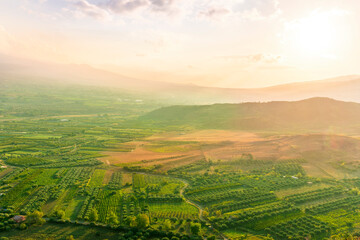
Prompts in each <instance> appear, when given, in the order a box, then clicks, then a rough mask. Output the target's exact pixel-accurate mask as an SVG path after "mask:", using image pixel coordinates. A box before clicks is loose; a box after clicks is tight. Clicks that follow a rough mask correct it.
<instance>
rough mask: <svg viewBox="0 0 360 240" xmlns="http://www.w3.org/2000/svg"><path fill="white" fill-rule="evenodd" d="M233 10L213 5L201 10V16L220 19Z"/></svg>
mask: <svg viewBox="0 0 360 240" xmlns="http://www.w3.org/2000/svg"><path fill="white" fill-rule="evenodd" d="M230 13H231V11H230V10H229V9H227V8H224V7H211V8H208V9H207V10H205V11H201V12H199V17H205V18H209V19H212V20H220V19H222V18H223V17H225V16H227V15H229V14H230Z"/></svg>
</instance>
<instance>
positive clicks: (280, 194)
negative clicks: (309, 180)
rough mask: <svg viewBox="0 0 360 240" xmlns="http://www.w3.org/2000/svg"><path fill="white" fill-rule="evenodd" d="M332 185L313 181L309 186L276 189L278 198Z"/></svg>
mask: <svg viewBox="0 0 360 240" xmlns="http://www.w3.org/2000/svg"><path fill="white" fill-rule="evenodd" d="M330 186H331V185H328V184H324V183H320V184H316V183H313V184H309V185H307V186H302V187H298V188H290V189H282V190H278V191H275V195H276V196H277V197H278V198H284V197H286V196H289V195H293V194H298V193H302V192H308V191H313V190H318V189H322V188H327V187H330Z"/></svg>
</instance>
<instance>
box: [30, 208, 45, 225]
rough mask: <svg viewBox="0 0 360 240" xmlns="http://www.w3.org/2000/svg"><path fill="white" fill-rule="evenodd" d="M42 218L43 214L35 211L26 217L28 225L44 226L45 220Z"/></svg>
mask: <svg viewBox="0 0 360 240" xmlns="http://www.w3.org/2000/svg"><path fill="white" fill-rule="evenodd" d="M43 216H44V213H43V212H40V211H36V210H35V211H34V212H32V213H30V214H29V215H28V216H27V221H28V222H29V223H30V224H35V225H42V224H44V223H45V222H46V221H45V219H43Z"/></svg>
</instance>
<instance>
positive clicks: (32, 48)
mask: <svg viewBox="0 0 360 240" xmlns="http://www.w3.org/2000/svg"><path fill="white" fill-rule="evenodd" d="M359 23H360V1H358V0H221V1H219V0H192V1H191V0H62V1H60V0H17V1H6V0H0V54H4V55H10V56H14V57H18V58H25V59H34V60H37V61H43V62H53V63H61V64H88V65H91V66H94V67H97V68H101V69H105V70H108V71H113V72H116V73H120V74H122V75H125V76H129V77H135V78H141V79H145V80H158V81H170V82H178V83H186V84H196V85H202V86H212V87H225V88H255V87H264V86H271V85H277V84H283V83H291V82H297V81H310V80H317V79H325V78H331V77H336V76H342V75H352V74H359V73H360V70H359V69H360V61H359V56H360V44H358V43H359V42H360V27H359Z"/></svg>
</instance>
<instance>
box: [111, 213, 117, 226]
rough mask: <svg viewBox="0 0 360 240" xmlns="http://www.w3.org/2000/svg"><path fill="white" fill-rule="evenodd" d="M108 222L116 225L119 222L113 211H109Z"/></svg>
mask: <svg viewBox="0 0 360 240" xmlns="http://www.w3.org/2000/svg"><path fill="white" fill-rule="evenodd" d="M109 223H110V224H111V225H118V224H119V218H118V217H117V216H116V214H115V213H114V212H111V213H110V217H109Z"/></svg>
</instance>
